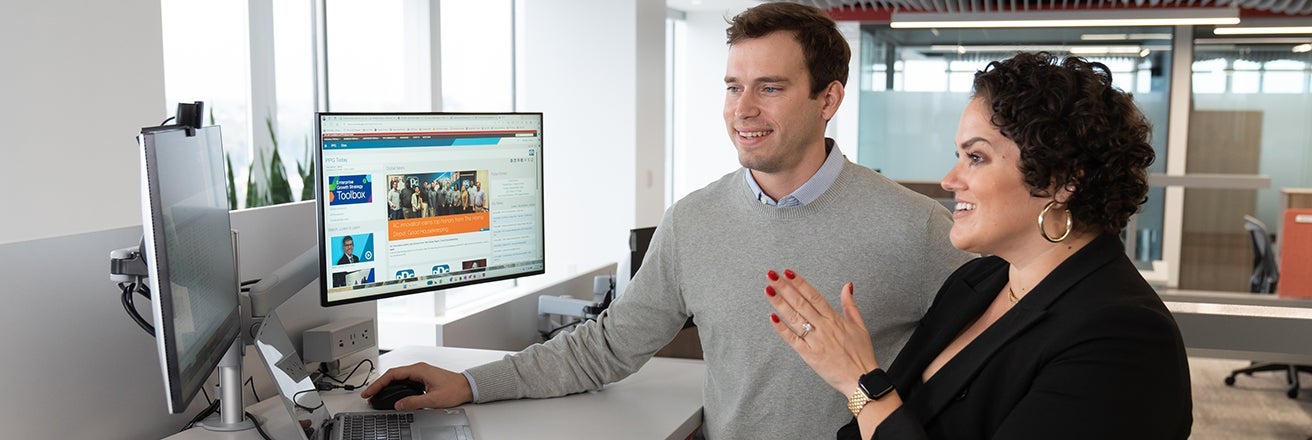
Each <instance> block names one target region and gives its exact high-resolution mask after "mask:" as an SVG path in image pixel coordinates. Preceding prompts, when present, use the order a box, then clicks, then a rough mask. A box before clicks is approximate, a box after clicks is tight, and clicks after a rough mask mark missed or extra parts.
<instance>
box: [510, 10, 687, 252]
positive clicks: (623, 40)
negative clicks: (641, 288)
mask: <svg viewBox="0 0 1312 440" xmlns="http://www.w3.org/2000/svg"><path fill="white" fill-rule="evenodd" d="M653 3H654V4H657V5H660V7H659V8H656V7H652V4H653ZM663 5H664V3H663V2H661V1H660V0H628V1H612V0H531V1H521V2H519V3H518V11H517V12H516V16H517V17H519V19H520V26H519V27H518V31H517V35H516V38H517V39H518V40H519V42H518V44H519V45H518V49H517V51H516V52H517V53H516V56H517V57H518V63H519V64H518V68H517V70H518V71H517V76H518V78H519V83H518V86H517V89H518V91H517V93H518V95H519V96H518V97H517V101H518V104H517V109H518V110H520V111H541V112H543V114H544V115H543V131H542V133H543V143H544V145H543V149H542V151H543V152H542V154H543V157H544V160H545V161H546V162H545V164H544V165H545V182H544V189H545V191H546V201H545V203H546V213H545V215H546V224H547V272H548V274H573V273H577V272H578V271H579V270H585V269H589V268H592V267H595V266H597V265H600V264H604V263H606V262H611V261H622V260H626V259H627V257H628V236H629V235H628V234H629V229H631V228H633V227H634V226H635V224H636V220H637V219H636V218H635V213H636V212H638V207H637V204H636V202H635V189H634V187H633V186H631V185H632V183H631V182H636V181H638V176H637V173H636V172H635V168H636V166H635V164H636V161H637V158H638V156H637V155H636V154H635V146H638V147H640V148H644V149H650V148H657V149H663V148H664V139H663V136H662V134H661V133H663V127H664V118H663V117H662V116H661V113H660V108H661V106H663V102H664V101H663V97H664V94H665V92H664V80H663V79H660V78H662V77H661V76H653V74H651V73H650V72H647V73H644V75H643V77H644V78H656V79H657V80H656V81H654V82H650V83H642V84H639V83H638V81H637V78H638V73H637V69H638V66H642V68H643V69H658V70H663V69H664V58H665V52H664V47H663V46H664V45H663V42H664V37H663V36H659V37H657V38H659V39H660V41H661V42H662V43H661V45H659V46H655V47H654V48H653V44H651V42H650V38H651V37H650V36H647V35H644V36H643V37H642V39H641V41H642V43H641V44H640V43H639V41H640V39H639V37H638V35H637V33H638V32H662V35H663V31H662V30H661V29H664V27H663V25H664V20H665V11H664V7H663ZM653 29H655V30H653ZM640 88H641V89H643V90H642V91H641V93H639V89H640ZM653 97H655V98H653ZM639 107H642V108H643V110H642V112H641V114H640V113H639V111H638V108H639ZM640 116H641V117H642V120H639V117H640ZM640 127H641V128H640ZM639 133H642V135H641V136H639ZM658 151H659V150H658ZM658 154H659V153H658ZM643 157H647V155H644V156H643ZM658 169H663V167H662V168H658ZM657 172H658V173H659V171H657ZM643 177H644V179H645V176H643ZM657 191H659V189H658V190H657ZM644 203H650V202H644ZM643 209H644V212H646V210H647V209H649V208H647V207H644V208H643ZM657 209H660V208H657ZM645 215H646V214H645Z"/></svg>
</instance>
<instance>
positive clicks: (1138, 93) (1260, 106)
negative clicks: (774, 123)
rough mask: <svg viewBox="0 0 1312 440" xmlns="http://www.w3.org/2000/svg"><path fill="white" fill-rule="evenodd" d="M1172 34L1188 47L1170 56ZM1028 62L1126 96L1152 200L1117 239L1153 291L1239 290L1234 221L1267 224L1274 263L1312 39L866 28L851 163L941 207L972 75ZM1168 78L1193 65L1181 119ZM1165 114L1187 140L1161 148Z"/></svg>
mask: <svg viewBox="0 0 1312 440" xmlns="http://www.w3.org/2000/svg"><path fill="white" fill-rule="evenodd" d="M1177 31H1178V32H1179V33H1178V34H1177ZM1173 35H1181V36H1182V38H1191V40H1192V41H1189V42H1184V43H1178V45H1177V43H1176V42H1175V41H1174V38H1173ZM1190 44H1192V46H1190ZM1175 47H1183V48H1189V49H1191V50H1189V51H1188V52H1189V53H1181V54H1179V56H1181V57H1186V58H1187V59H1180V60H1173V56H1175V55H1176V54H1174V53H1173V52H1176V51H1181V52H1183V49H1173V48H1175ZM1036 50H1044V51H1048V52H1051V53H1054V54H1056V55H1058V56H1063V55H1079V56H1082V57H1085V58H1087V59H1090V60H1093V61H1099V62H1102V63H1104V64H1106V65H1107V66H1108V67H1109V68H1111V70H1112V72H1113V81H1114V83H1115V84H1116V86H1117V87H1119V88H1121V89H1122V90H1125V91H1128V92H1131V93H1132V94H1133V95H1134V100H1135V102H1136V103H1138V105H1139V106H1140V109H1141V110H1143V112H1144V114H1145V115H1147V117H1148V119H1149V120H1150V121H1151V122H1152V124H1153V127H1154V129H1153V138H1152V144H1153V147H1154V149H1155V150H1156V151H1157V160H1156V162H1155V163H1154V164H1153V166H1152V168H1151V169H1150V172H1151V173H1152V174H1154V176H1155V179H1154V182H1156V183H1155V185H1159V186H1154V187H1153V188H1151V189H1150V191H1149V195H1148V203H1147V204H1146V205H1145V206H1144V207H1143V209H1142V211H1141V212H1140V213H1139V215H1138V216H1136V218H1134V219H1132V223H1131V225H1130V226H1129V227H1128V228H1127V234H1125V237H1124V238H1125V239H1126V242H1127V245H1129V246H1127V253H1129V254H1130V256H1131V257H1132V258H1133V260H1134V261H1135V262H1136V264H1138V265H1139V267H1140V268H1141V269H1143V270H1144V271H1145V275H1146V276H1147V277H1148V278H1149V280H1150V281H1152V282H1154V283H1155V284H1160V285H1163V286H1166V287H1176V288H1180V289H1194V290H1220V291H1247V290H1248V279H1249V276H1250V275H1251V274H1252V270H1253V260H1252V258H1253V255H1252V250H1251V243H1250V242H1251V240H1252V238H1251V236H1250V235H1249V234H1248V232H1247V231H1245V230H1244V216H1245V215H1251V216H1253V217H1256V218H1257V219H1258V220H1260V221H1261V222H1262V223H1264V224H1265V225H1266V228H1267V232H1268V233H1269V234H1271V235H1272V236H1273V237H1274V238H1275V239H1276V243H1277V244H1276V249H1277V251H1278V250H1279V246H1280V245H1279V242H1280V240H1279V238H1280V237H1279V235H1280V229H1281V227H1282V226H1283V225H1281V220H1282V217H1283V213H1284V210H1285V209H1286V208H1290V207H1295V208H1297V207H1312V203H1309V202H1308V200H1309V199H1312V195H1307V194H1309V193H1312V190H1310V189H1307V188H1312V35H1293V36H1288V35H1286V36H1279V37H1273V36H1261V35H1257V36H1227V37H1224V38H1218V37H1217V36H1214V35H1213V32H1212V27H1211V26H1196V27H1180V28H1171V27H1136V28H1053V29H890V28H889V27H888V26H887V25H885V24H864V25H862V35H861V43H860V45H859V51H860V62H861V70H860V83H859V87H857V88H856V89H857V90H858V101H859V106H860V114H861V116H860V120H861V125H860V130H859V135H858V146H857V149H858V154H857V157H858V160H859V162H860V163H861V164H862V165H865V166H867V167H870V168H873V169H876V170H879V171H880V172H882V173H884V174H885V175H887V176H889V177H891V178H893V179H894V180H897V181H899V182H901V183H903V184H904V185H906V186H909V187H911V188H913V189H916V190H917V191H920V192H922V193H925V194H927V195H930V196H931V197H935V198H940V199H944V200H948V199H950V198H951V197H952V195H951V194H950V193H947V192H946V191H943V190H942V189H941V188H939V186H938V182H939V180H940V179H941V178H942V176H943V175H944V174H945V173H946V172H947V171H948V169H949V168H950V167H951V166H952V161H953V154H954V145H953V136H954V135H955V133H956V125H957V121H958V119H959V116H960V114H961V111H962V109H963V108H964V107H965V105H966V103H967V102H968V100H969V99H970V87H971V81H972V79H973V77H974V73H975V71H977V70H980V69H982V68H984V66H986V65H987V64H988V63H989V62H990V61H994V60H1001V59H1004V58H1007V57H1009V56H1011V55H1012V54H1014V53H1015V52H1017V51H1036ZM1173 65H1177V66H1192V72H1190V73H1188V74H1184V73H1181V74H1177V75H1174V77H1175V78H1177V80H1176V81H1177V82H1181V83H1182V84H1180V86H1181V87H1186V88H1187V89H1186V90H1189V91H1191V93H1186V94H1187V96H1188V99H1184V100H1181V99H1179V98H1178V97H1177V101H1176V102H1188V103H1189V105H1177V106H1176V107H1180V108H1172V106H1171V105H1170V103H1171V99H1170V96H1171V86H1172V80H1171V79H1172V77H1173V75H1172V72H1171V70H1172V66H1173ZM1186 78H1187V79H1188V80H1189V81H1188V82H1185V81H1184V80H1185V79H1186ZM1180 93H1185V92H1177V96H1178V95H1179V94H1180ZM849 99H850V98H849ZM1172 112H1184V113H1185V115H1187V117H1184V118H1181V117H1177V118H1175V120H1176V121H1177V124H1178V123H1179V122H1178V121H1188V122H1187V125H1188V130H1187V131H1185V130H1180V128H1183V127H1177V129H1176V130H1175V131H1176V132H1178V133H1182V134H1183V133H1188V135H1187V140H1186V141H1181V140H1176V141H1174V142H1171V143H1170V144H1169V147H1168V139H1167V137H1168V136H1167V135H1168V133H1169V132H1171V131H1173V130H1171V129H1170V128H1169V127H1168V124H1169V123H1170V122H1171V120H1172V119H1171V117H1170V116H1171V115H1172ZM1177 116H1180V115H1177ZM1169 149H1173V150H1171V151H1168V150H1169ZM1168 153H1170V154H1168ZM1168 156H1169V157H1171V158H1175V159H1174V160H1179V161H1182V162H1184V164H1183V165H1181V164H1172V165H1171V168H1170V169H1171V170H1172V171H1171V172H1170V173H1168V172H1167V170H1168V167H1167V165H1168ZM1181 170H1183V171H1181ZM1167 174H1169V176H1165V175H1167ZM1268 182H1269V183H1268ZM1166 187H1183V191H1177V192H1175V194H1182V196H1177V197H1178V198H1179V199H1180V200H1176V201H1174V202H1172V201H1170V200H1167V194H1168V193H1169V192H1168V191H1167V190H1166ZM1168 202H1170V203H1168ZM1168 213H1170V215H1168ZM1168 219H1179V220H1168ZM1168 232H1169V233H1168ZM1170 237H1179V238H1178V239H1173V238H1170ZM1175 246H1178V252H1177V249H1175ZM1164 251H1165V252H1164ZM1168 268H1169V269H1168ZM1149 274H1152V275H1151V276H1149ZM1164 274H1165V275H1164Z"/></svg>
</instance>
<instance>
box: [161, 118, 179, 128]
mask: <svg viewBox="0 0 1312 440" xmlns="http://www.w3.org/2000/svg"><path fill="white" fill-rule="evenodd" d="M173 119H175V117H174V116H169V118H168V119H165V120H164V122H161V123H159V126H160V127H163V126H164V124H167V123H169V121H172V120H173Z"/></svg>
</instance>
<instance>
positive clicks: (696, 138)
mask: <svg viewBox="0 0 1312 440" xmlns="http://www.w3.org/2000/svg"><path fill="white" fill-rule="evenodd" d="M739 12H742V11H741V10H733V11H689V12H688V13H687V17H686V19H685V20H686V22H687V42H686V44H685V45H684V46H683V48H684V55H685V56H684V59H685V62H684V63H683V67H682V70H683V72H684V78H686V81H685V83H684V87H683V91H684V93H683V94H681V95H680V96H679V98H682V99H683V102H684V105H683V106H682V108H683V109H684V114H683V119H684V121H683V123H684V124H683V126H684V127H685V129H684V131H683V133H681V134H676V136H677V138H676V140H675V146H674V155H673V156H674V158H673V163H672V164H670V166H673V167H676V168H675V171H674V200H678V199H680V198H683V196H685V195H687V194H688V193H690V192H692V191H695V190H697V189H699V188H701V187H703V186H706V184H708V183H711V182H712V181H714V180H716V179H719V178H720V177H722V176H724V174H725V173H728V172H730V171H733V170H735V169H738V168H739V166H740V165H739V164H738V154H737V152H736V151H735V150H734V147H733V143H732V142H730V141H729V134H728V132H727V131H726V129H725V127H724V116H723V113H722V110H723V109H724V70H725V63H726V61H727V60H728V57H729V46H728V45H726V44H725V35H724V29H725V28H727V27H728V26H729V24H728V23H726V22H725V18H726V17H732V16H734V15H735V14H737V13H739ZM676 99H678V98H676Z"/></svg>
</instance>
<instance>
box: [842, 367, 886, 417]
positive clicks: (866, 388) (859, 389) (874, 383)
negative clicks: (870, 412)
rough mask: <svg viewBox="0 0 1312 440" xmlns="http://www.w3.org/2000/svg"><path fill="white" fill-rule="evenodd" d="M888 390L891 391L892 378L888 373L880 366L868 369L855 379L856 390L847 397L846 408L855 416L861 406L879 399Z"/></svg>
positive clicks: (859, 411) (859, 412)
mask: <svg viewBox="0 0 1312 440" xmlns="http://www.w3.org/2000/svg"><path fill="white" fill-rule="evenodd" d="M890 392H893V380H892V379H891V378H889V377H888V373H885V372H884V370H883V369H880V368H876V369H874V370H870V372H869V373H866V374H863V375H861V378H860V379H858V380H857V385H856V390H855V391H852V395H851V396H848V397H847V409H848V410H849V411H852V416H854V417H855V416H856V415H858V414H861V408H865V407H866V404H867V403H870V401H872V400H879V398H881V397H884V396H886V395H888V393H890Z"/></svg>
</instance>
